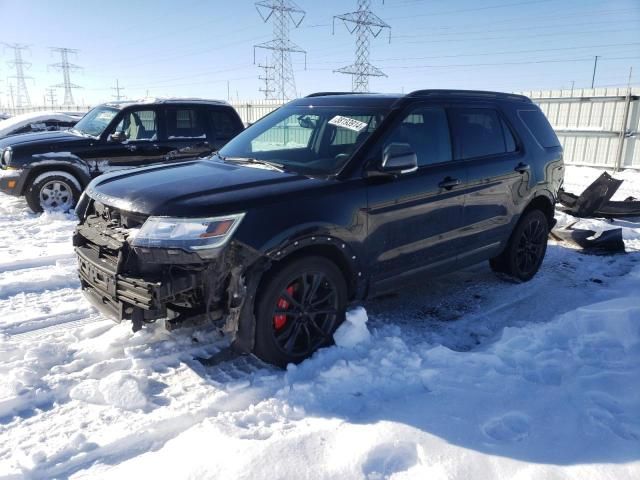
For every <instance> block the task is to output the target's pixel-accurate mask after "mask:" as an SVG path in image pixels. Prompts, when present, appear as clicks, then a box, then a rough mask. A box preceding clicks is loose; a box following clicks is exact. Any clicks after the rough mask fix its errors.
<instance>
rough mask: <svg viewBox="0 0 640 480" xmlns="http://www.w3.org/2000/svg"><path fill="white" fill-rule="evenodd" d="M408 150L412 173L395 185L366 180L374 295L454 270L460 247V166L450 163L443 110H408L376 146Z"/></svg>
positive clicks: (463, 169)
mask: <svg viewBox="0 0 640 480" xmlns="http://www.w3.org/2000/svg"><path fill="white" fill-rule="evenodd" d="M391 143H402V144H409V145H410V147H411V149H412V150H413V151H415V152H416V154H417V157H418V170H417V171H415V172H412V173H406V174H402V175H400V176H398V177H397V178H396V179H389V178H386V179H384V178H383V179H381V178H375V177H374V178H370V179H369V185H368V187H367V188H368V201H369V210H368V212H369V216H368V229H369V235H368V240H367V242H368V245H367V252H368V256H369V262H370V264H371V266H372V271H371V273H372V276H373V284H374V290H375V291H385V290H389V289H393V288H394V287H395V283H396V282H397V281H398V280H402V279H404V278H406V279H409V278H411V277H414V276H416V275H419V274H422V273H424V272H426V271H446V270H447V269H450V268H453V267H454V266H455V265H456V260H457V255H458V253H459V252H460V251H461V249H462V247H463V243H462V242H461V240H460V231H461V229H462V228H463V207H464V187H465V184H466V176H467V174H466V167H465V162H464V161H457V160H455V159H454V158H453V152H452V145H451V138H450V134H449V125H448V121H447V114H446V110H445V108H444V106H442V105H438V104H430V103H425V104H420V105H418V106H414V107H412V108H411V109H410V110H409V111H408V112H406V113H405V114H404V115H403V116H402V117H401V121H400V122H398V123H397V124H396V126H395V127H394V128H392V129H391V131H390V132H389V134H387V135H386V136H385V138H384V140H383V141H382V145H381V148H380V151H379V152H378V151H377V150H376V156H380V157H381V155H382V150H383V149H384V147H385V146H387V145H389V144H391Z"/></svg>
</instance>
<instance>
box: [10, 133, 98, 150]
mask: <svg viewBox="0 0 640 480" xmlns="http://www.w3.org/2000/svg"><path fill="white" fill-rule="evenodd" d="M91 142H95V140H94V139H92V138H88V137H82V136H80V135H74V134H73V133H70V132H67V131H53V132H36V133H23V134H21V135H12V136H9V137H5V138H2V139H0V150H2V149H3V148H6V147H11V148H14V149H15V148H16V147H17V148H21V147H28V148H29V149H30V150H33V151H34V152H36V151H37V150H39V149H42V150H43V151H46V152H50V151H52V150H60V149H61V148H65V147H66V146H68V145H74V146H75V145H80V144H89V143H91Z"/></svg>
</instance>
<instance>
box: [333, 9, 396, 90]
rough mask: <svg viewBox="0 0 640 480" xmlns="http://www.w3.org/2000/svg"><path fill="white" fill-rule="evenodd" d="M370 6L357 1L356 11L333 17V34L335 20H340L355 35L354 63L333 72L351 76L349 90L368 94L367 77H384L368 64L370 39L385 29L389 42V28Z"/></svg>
mask: <svg viewBox="0 0 640 480" xmlns="http://www.w3.org/2000/svg"><path fill="white" fill-rule="evenodd" d="M370 6H371V0H358V11H356V12H351V13H345V14H344V15H336V16H335V17H333V31H334V33H335V23H336V19H338V20H342V22H343V23H344V24H345V26H346V27H347V30H348V31H349V33H351V34H354V33H355V35H356V61H355V63H354V64H352V65H348V66H346V67H342V68H339V69H338V70H334V71H335V72H337V73H346V74H348V75H351V85H352V86H351V89H352V90H353V91H354V92H368V91H369V77H386V75H385V74H384V72H383V71H382V70H380V69H379V68H378V67H374V66H373V65H371V63H369V45H370V42H371V37H373V38H378V36H379V35H380V34H381V33H382V31H383V30H384V29H385V28H387V29H389V41H391V26H390V25H389V24H387V23H386V22H385V21H384V20H382V19H381V18H380V17H378V16H377V15H376V14H375V13H373V12H372V11H371V8H370Z"/></svg>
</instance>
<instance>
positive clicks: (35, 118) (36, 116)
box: [0, 111, 78, 138]
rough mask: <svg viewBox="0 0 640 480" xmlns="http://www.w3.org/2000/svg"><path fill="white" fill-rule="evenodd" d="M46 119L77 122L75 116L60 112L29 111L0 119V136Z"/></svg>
mask: <svg viewBox="0 0 640 480" xmlns="http://www.w3.org/2000/svg"><path fill="white" fill-rule="evenodd" d="M47 120H57V121H59V122H77V121H78V117H77V116H71V115H67V114H66V113H60V112H53V111H51V112H31V113H23V114H21V115H16V116H15V117H11V118H8V119H6V120H2V121H0V138H2V137H4V136H6V135H10V134H11V133H13V132H14V131H15V130H17V129H19V128H21V127H24V126H26V125H29V124H31V123H39V122H45V121H47Z"/></svg>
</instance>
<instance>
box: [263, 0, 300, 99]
mask: <svg viewBox="0 0 640 480" xmlns="http://www.w3.org/2000/svg"><path fill="white" fill-rule="evenodd" d="M255 5H256V10H258V14H259V15H260V17H261V18H262V20H263V21H264V22H265V23H266V22H268V21H269V20H270V19H273V40H269V41H268V42H265V43H260V44H258V45H254V46H253V62H254V63H255V55H256V49H257V48H263V49H265V50H271V51H272V65H273V68H274V74H275V75H274V77H275V78H274V91H273V92H271V98H277V99H281V100H283V101H284V100H291V99H292V98H295V97H296V96H297V92H296V80H295V77H294V75H293V65H292V63H291V54H292V53H303V54H304V56H305V57H304V60H305V67H306V63H307V52H306V51H305V50H303V49H302V48H301V47H299V46H298V45H296V44H295V43H293V42H292V41H291V40H289V30H290V28H291V25H293V27H294V28H297V27H299V26H300V24H301V23H302V20H304V16H305V11H304V10H302V9H301V8H300V7H298V5H296V4H295V3H294V2H293V1H292V0H263V1H260V2H256V4H255Z"/></svg>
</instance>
